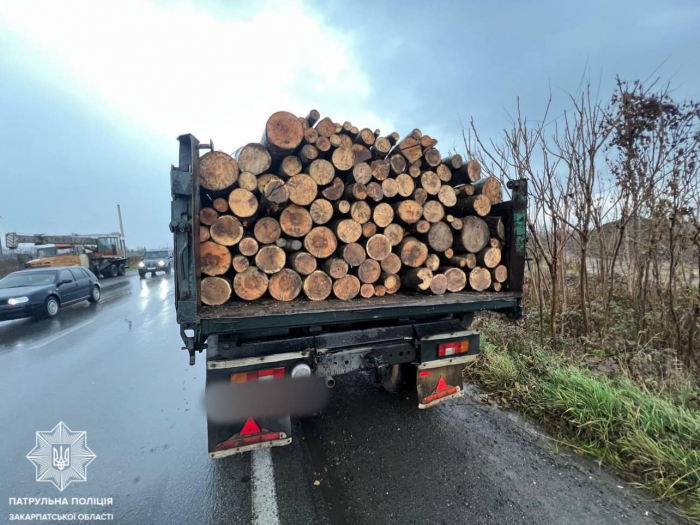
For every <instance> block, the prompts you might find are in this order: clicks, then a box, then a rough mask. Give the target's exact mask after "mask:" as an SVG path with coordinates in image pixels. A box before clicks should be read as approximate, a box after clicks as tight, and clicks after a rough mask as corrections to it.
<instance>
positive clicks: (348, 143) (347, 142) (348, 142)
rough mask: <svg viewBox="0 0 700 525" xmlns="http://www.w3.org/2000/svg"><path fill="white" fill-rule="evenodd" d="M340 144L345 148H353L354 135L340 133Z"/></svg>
mask: <svg viewBox="0 0 700 525" xmlns="http://www.w3.org/2000/svg"><path fill="white" fill-rule="evenodd" d="M340 145H341V146H343V147H344V148H350V149H352V137H350V135H340Z"/></svg>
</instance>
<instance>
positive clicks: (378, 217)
mask: <svg viewBox="0 0 700 525" xmlns="http://www.w3.org/2000/svg"><path fill="white" fill-rule="evenodd" d="M372 220H373V221H374V223H375V224H376V225H377V226H378V227H379V228H386V227H387V226H389V225H390V224H391V222H392V221H393V220H394V209H393V208H392V207H391V205H389V204H387V203H386V202H381V203H379V204H377V205H376V206H375V207H374V210H372Z"/></svg>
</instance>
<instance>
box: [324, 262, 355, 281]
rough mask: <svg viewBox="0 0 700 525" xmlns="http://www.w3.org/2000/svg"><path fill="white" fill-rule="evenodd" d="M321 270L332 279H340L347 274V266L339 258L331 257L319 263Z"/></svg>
mask: <svg viewBox="0 0 700 525" xmlns="http://www.w3.org/2000/svg"><path fill="white" fill-rule="evenodd" d="M360 264H362V263H360ZM321 269H322V270H323V271H324V272H326V273H327V274H328V275H330V276H331V277H332V278H333V279H340V278H341V277H345V276H346V275H347V274H348V269H349V265H348V263H347V262H345V261H344V260H343V259H341V258H340V257H331V258H330V259H326V260H325V261H323V262H321Z"/></svg>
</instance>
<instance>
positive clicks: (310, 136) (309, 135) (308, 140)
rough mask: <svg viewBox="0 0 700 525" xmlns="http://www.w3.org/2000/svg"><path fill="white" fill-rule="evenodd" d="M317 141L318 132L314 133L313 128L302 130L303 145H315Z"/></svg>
mask: <svg viewBox="0 0 700 525" xmlns="http://www.w3.org/2000/svg"><path fill="white" fill-rule="evenodd" d="M317 141H318V131H316V130H315V129H314V128H306V129H305V130H304V140H303V143H304V144H311V145H313V144H316V142H317Z"/></svg>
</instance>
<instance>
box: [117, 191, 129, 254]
mask: <svg viewBox="0 0 700 525" xmlns="http://www.w3.org/2000/svg"><path fill="white" fill-rule="evenodd" d="M117 213H118V214H119V230H120V232H121V241H122V252H123V254H124V257H126V256H127V253H126V237H124V223H123V222H122V207H121V206H120V205H119V204H117Z"/></svg>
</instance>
